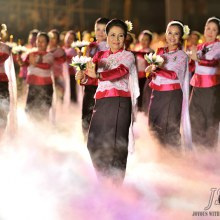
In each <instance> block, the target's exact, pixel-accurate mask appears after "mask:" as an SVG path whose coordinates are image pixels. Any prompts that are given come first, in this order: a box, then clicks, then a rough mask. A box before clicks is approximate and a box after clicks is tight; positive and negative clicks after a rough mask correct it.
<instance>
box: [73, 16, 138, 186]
mask: <svg viewBox="0 0 220 220" xmlns="http://www.w3.org/2000/svg"><path fill="white" fill-rule="evenodd" d="M127 31H128V28H127V25H126V24H125V23H124V22H123V21H121V20H119V19H113V20H111V21H110V22H109V23H108V24H107V26H106V33H107V43H108V45H109V47H110V49H109V50H107V51H100V52H98V53H97V54H96V55H95V56H94V58H93V62H94V63H95V65H94V64H93V63H92V62H89V63H88V64H87V69H86V75H85V71H84V72H83V71H80V72H78V73H77V75H76V79H81V82H82V83H83V82H84V83H85V84H89V83H91V82H92V81H94V80H97V79H98V88H97V91H96V94H95V99H96V104H95V107H94V113H93V116H92V120H91V124H90V129H89V134H88V143H87V146H88V150H89V153H90V156H91V159H92V162H93V165H94V167H95V170H96V172H97V176H98V178H99V179H100V180H103V179H104V180H106V179H108V180H110V181H111V182H112V183H113V184H116V185H121V184H122V183H123V180H124V177H125V171H126V164H127V156H128V141H129V127H130V125H131V122H132V118H131V115H132V114H131V113H132V109H134V108H135V106H136V102H137V100H136V99H137V97H138V95H139V87H138V77H137V71H136V66H135V58H134V55H133V53H132V52H130V51H126V50H124V49H123V48H124V43H125V39H126V35H127ZM132 107H133V108H132ZM133 114H134V111H133Z"/></svg>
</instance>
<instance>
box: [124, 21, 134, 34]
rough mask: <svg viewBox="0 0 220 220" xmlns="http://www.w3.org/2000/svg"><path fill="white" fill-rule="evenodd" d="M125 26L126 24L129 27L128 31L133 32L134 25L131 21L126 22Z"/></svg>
mask: <svg viewBox="0 0 220 220" xmlns="http://www.w3.org/2000/svg"><path fill="white" fill-rule="evenodd" d="M125 24H126V25H127V27H128V31H131V30H132V29H133V24H132V23H131V22H130V21H128V20H126V21H125Z"/></svg>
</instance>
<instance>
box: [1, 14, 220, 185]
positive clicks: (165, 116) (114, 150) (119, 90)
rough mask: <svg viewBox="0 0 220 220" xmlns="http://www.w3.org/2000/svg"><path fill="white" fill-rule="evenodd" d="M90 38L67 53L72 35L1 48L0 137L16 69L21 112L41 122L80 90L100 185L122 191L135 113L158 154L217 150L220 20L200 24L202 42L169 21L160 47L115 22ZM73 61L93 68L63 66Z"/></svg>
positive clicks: (34, 36)
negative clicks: (156, 59) (153, 59)
mask: <svg viewBox="0 0 220 220" xmlns="http://www.w3.org/2000/svg"><path fill="white" fill-rule="evenodd" d="M4 28H5V27H4V25H3V28H2V29H4ZM2 33H3V30H2ZM94 33H95V36H94V37H93V41H91V40H90V39H91V38H89V40H88V41H90V43H89V45H87V46H86V47H83V49H84V50H82V49H81V47H80V46H79V45H78V47H75V46H73V43H74V42H75V41H76V40H77V35H76V33H75V32H74V31H68V32H65V33H62V34H60V33H59V31H58V30H55V29H53V30H50V31H49V32H48V33H46V32H40V31H38V30H32V31H31V32H30V34H29V38H28V43H27V45H25V47H23V46H22V45H19V46H14V47H13V43H12V42H9V43H7V42H3V40H2V41H1V43H0V69H1V70H0V117H1V118H0V135H1V136H2V134H3V132H4V131H5V129H6V127H7V121H8V119H9V117H8V113H9V112H12V111H13V109H14V108H15V107H16V98H17V95H16V91H15V89H14V88H16V83H15V80H16V79H15V72H14V71H13V69H14V65H13V64H14V63H15V66H16V67H17V70H18V71H17V72H18V74H17V76H18V77H17V78H18V79H17V81H18V82H19V85H20V90H19V91H20V93H21V94H23V93H26V97H27V98H26V105H25V110H26V112H27V114H28V115H30V116H31V117H33V118H37V119H39V118H48V117H49V112H50V109H51V108H52V105H53V102H54V99H57V100H59V101H60V102H62V103H63V104H68V105H70V104H71V103H77V102H78V95H77V86H82V87H83V88H84V92H83V100H82V132H83V134H84V136H85V139H86V141H87V147H88V150H89V153H90V156H91V159H92V162H93V165H94V168H95V170H96V173H97V177H98V179H99V180H100V181H102V180H105V179H106V178H107V179H110V180H111V181H112V182H113V183H114V184H116V185H120V184H122V182H123V180H124V176H125V172H126V165H127V156H128V152H129V150H130V151H132V150H133V147H134V146H133V145H134V136H133V131H132V129H133V123H134V122H135V118H136V115H137V113H138V112H144V114H145V115H146V116H147V119H148V126H149V129H150V131H151V132H152V135H153V137H155V139H156V140H157V141H158V142H159V143H160V145H162V146H164V147H168V148H172V149H175V150H177V151H181V149H182V148H183V147H184V148H185V149H189V150H192V149H193V148H196V147H199V146H200V147H201V146H202V147H205V148H207V149H211V150H215V149H216V148H217V145H218V133H219V121H220V68H219V66H220V63H219V59H220V42H219V40H218V35H219V33H220V19H219V18H217V17H210V18H209V19H208V20H207V22H206V23H205V25H204V35H203V37H202V34H200V33H199V32H197V31H191V32H189V29H187V26H185V25H184V24H183V23H182V22H181V21H177V20H173V21H171V22H169V23H168V24H167V28H166V30H165V34H164V40H160V41H157V42H156V43H155V42H154V44H152V42H153V40H154V34H153V33H152V32H151V31H149V30H143V31H142V32H141V33H140V34H139V36H138V38H137V39H136V38H135V35H134V34H133V33H131V23H129V22H127V23H126V22H124V21H122V20H120V19H107V18H99V19H97V20H96V21H95V25H94ZM188 34H189V35H188ZM85 36H86V35H85ZM186 39H187V41H186ZM78 40H80V41H81V40H82V39H81V35H78ZM186 42H187V43H186ZM16 48H17V49H16ZM18 48H20V49H18ZM154 52H155V54H157V55H159V56H160V57H162V58H163V60H164V62H163V64H162V65H160V66H158V65H156V64H154V63H148V62H147V61H146V59H145V55H146V54H149V53H154ZM77 55H79V56H82V55H84V56H87V57H91V58H92V61H89V62H87V64H86V68H85V69H82V70H77V69H76V68H75V67H73V66H71V65H69V64H71V61H72V58H73V57H75V56H77ZM12 56H13V58H12ZM77 82H78V83H79V85H77ZM12 121H13V120H12ZM8 124H9V123H8ZM8 126H9V125H8ZM0 138H1V137H0ZM146 144H147V141H146Z"/></svg>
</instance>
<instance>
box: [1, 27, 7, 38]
mask: <svg viewBox="0 0 220 220" xmlns="http://www.w3.org/2000/svg"><path fill="white" fill-rule="evenodd" d="M6 32H7V26H6V24H2V25H1V34H2V35H3V36H5V35H6Z"/></svg>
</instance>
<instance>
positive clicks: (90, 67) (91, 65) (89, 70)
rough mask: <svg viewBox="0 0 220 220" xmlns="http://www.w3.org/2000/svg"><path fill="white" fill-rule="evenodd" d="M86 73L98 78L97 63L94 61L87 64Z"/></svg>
mask: <svg viewBox="0 0 220 220" xmlns="http://www.w3.org/2000/svg"><path fill="white" fill-rule="evenodd" d="M86 75H88V76H89V77H91V78H96V71H95V64H94V63H93V62H92V61H90V62H88V63H87V64H86Z"/></svg>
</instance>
